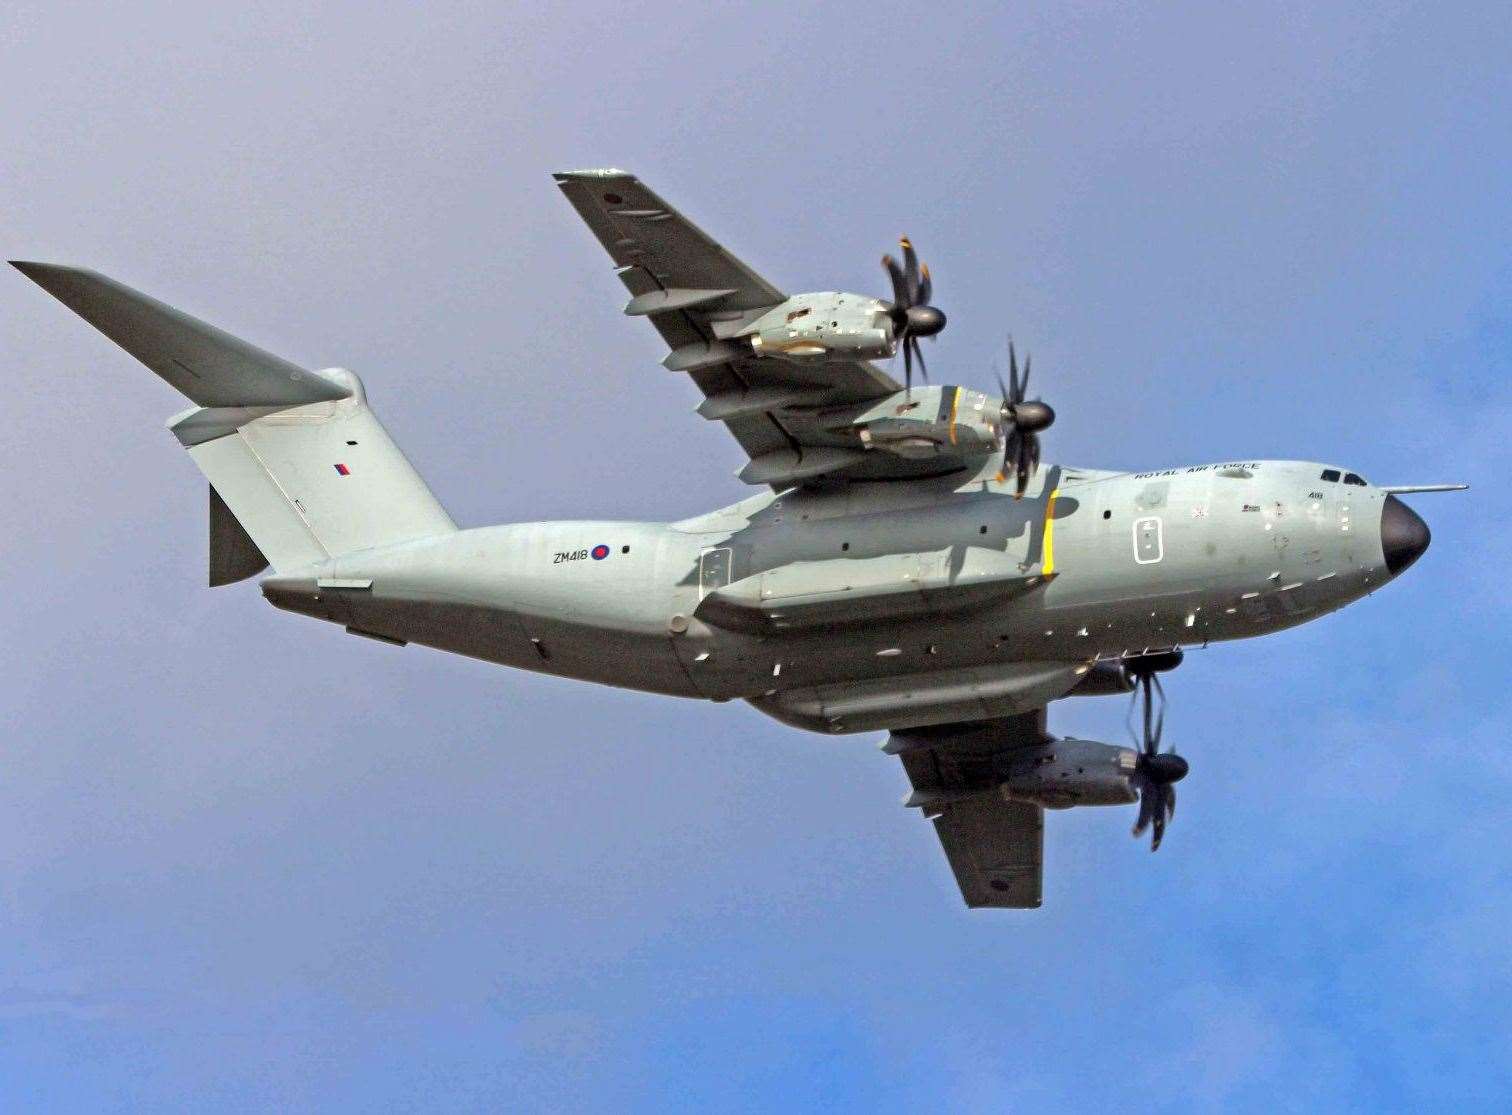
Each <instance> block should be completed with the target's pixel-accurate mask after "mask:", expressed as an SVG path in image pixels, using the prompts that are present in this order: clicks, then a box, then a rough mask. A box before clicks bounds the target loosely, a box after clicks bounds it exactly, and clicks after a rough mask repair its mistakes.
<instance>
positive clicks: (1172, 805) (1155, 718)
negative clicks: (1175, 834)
mask: <svg viewBox="0 0 1512 1115" xmlns="http://www.w3.org/2000/svg"><path fill="white" fill-rule="evenodd" d="M1156 668H1158V667H1153V666H1150V665H1145V666H1143V668H1141V665H1140V664H1139V663H1135V664H1132V665H1131V666H1130V672H1131V673H1132V674H1133V675H1134V679H1135V683H1136V685H1137V688H1136V690H1135V693H1134V701H1135V703H1136V704H1138V703H1141V698H1143V701H1142V704H1143V706H1144V709H1143V711H1144V739H1143V740H1138V739H1136V740H1135V742H1136V743H1139V744H1140V750H1139V758H1138V759H1136V760H1135V762H1134V775H1133V778H1132V779H1131V781H1132V782H1133V784H1134V788H1135V789H1136V790H1137V791H1138V792H1139V818H1138V819H1137V820H1136V821H1135V822H1134V830H1133V835H1134V836H1135V837H1138V836H1141V835H1142V834H1143V833H1144V831H1145V829H1149V830H1150V851H1152V852H1153V851H1155V849H1157V848H1159V847H1160V839H1161V837H1163V836H1164V835H1165V827H1166V823H1167V822H1168V821H1170V819H1171V818H1172V817H1174V816H1175V815H1176V783H1178V782H1180V781H1181V780H1182V779H1183V778H1185V777H1186V775H1187V770H1188V769H1189V768H1188V767H1187V761H1186V760H1185V759H1183V758H1182V757H1181V756H1180V755H1178V754H1176V752H1175V751H1174V750H1172V751H1161V750H1160V733H1161V730H1162V729H1163V728H1164V727H1165V690H1164V689H1163V688H1161V685H1160V679H1159V678H1158V677H1156V676H1155V672H1156ZM1157 695H1158V696H1159V698H1160V705H1159V708H1158V709H1157V708H1156V705H1155V697H1156V696H1157ZM1133 712H1134V709H1133V707H1132V706H1131V707H1130V709H1129V713H1130V716H1131V717H1132V715H1133ZM1129 734H1130V735H1133V725H1132V723H1131V725H1130V729H1129Z"/></svg>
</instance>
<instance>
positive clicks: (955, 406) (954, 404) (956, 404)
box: [950, 387, 961, 445]
mask: <svg viewBox="0 0 1512 1115" xmlns="http://www.w3.org/2000/svg"><path fill="white" fill-rule="evenodd" d="M959 409H961V389H960V388H959V387H957V388H956V389H955V397H954V398H952V399H951V400H950V444H951V445H954V444H955V443H956V435H955V427H956V411H958V410H959Z"/></svg>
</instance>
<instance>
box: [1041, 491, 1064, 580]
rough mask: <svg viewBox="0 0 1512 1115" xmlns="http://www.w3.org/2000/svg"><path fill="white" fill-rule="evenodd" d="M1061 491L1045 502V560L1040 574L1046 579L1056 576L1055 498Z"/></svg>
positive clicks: (1054, 492)
mask: <svg viewBox="0 0 1512 1115" xmlns="http://www.w3.org/2000/svg"><path fill="white" fill-rule="evenodd" d="M1058 495H1060V489H1059V488H1056V489H1055V491H1053V492H1051V493H1050V498H1049V499H1047V500H1046V501H1045V560H1044V561H1042V562H1040V572H1042V573H1043V574H1044V575H1045V576H1046V577H1053V576H1055V497H1056V496H1058Z"/></svg>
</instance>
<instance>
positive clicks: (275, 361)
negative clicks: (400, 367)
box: [16, 263, 457, 584]
mask: <svg viewBox="0 0 1512 1115" xmlns="http://www.w3.org/2000/svg"><path fill="white" fill-rule="evenodd" d="M16 267H17V268H18V269H19V270H20V271H22V273H24V274H25V275H26V276H27V277H28V278H30V279H32V280H33V281H34V282H36V283H37V284H38V285H39V286H41V287H42V288H43V289H45V290H46V291H47V292H48V293H50V294H52V295H53V296H54V297H56V298H57V299H58V300H59V301H61V302H62V303H63V304H64V305H66V306H68V307H69V309H71V310H73V311H74V312H75V313H77V314H79V316H80V317H82V318H84V319H85V320H86V321H88V322H89V323H90V324H91V325H93V326H94V327H95V328H96V329H98V330H99V331H100V332H102V333H104V334H105V336H107V337H109V338H110V339H111V340H112V341H114V342H115V343H116V344H118V345H120V346H121V347H122V348H123V349H125V350H126V351H127V352H128V353H130V354H131V355H132V356H134V357H136V358H137V359H138V360H140V361H141V362H142V363H143V364H145V365H147V367H149V368H151V369H152V370H153V371H154V372H156V373H158V375H160V376H162V377H163V379H165V380H167V381H168V382H169V383H170V384H172V385H173V386H174V387H175V388H177V389H178V390H179V391H180V392H182V393H183V394H184V395H186V396H188V397H189V398H190V399H191V400H192V401H194V402H195V403H197V404H199V405H198V406H197V407H195V408H194V409H192V410H189V411H185V412H184V413H183V414H180V415H177V416H175V417H174V418H172V419H170V420H169V428H170V429H172V430H173V433H174V435H175V436H176V437H177V438H178V439H179V441H180V443H182V444H183V445H184V446H185V448H187V449H188V450H189V455H190V456H191V457H192V458H193V459H194V463H195V464H197V465H198V466H199V467H200V470H201V471H202V472H204V474H205V476H206V477H207V478H208V479H209V481H210V484H211V487H212V488H213V489H214V497H215V498H212V501H211V571H210V578H211V583H212V584H226V583H229V582H230V581H232V580H240V579H242V578H244V577H249V576H252V575H254V574H255V573H257V572H259V571H260V570H261V568H262V564H260V563H259V559H262V562H263V563H271V564H272V566H273V568H274V570H275V571H278V572H283V571H285V570H289V569H295V568H298V567H300V566H303V565H310V564H313V563H317V562H321V561H325V560H327V559H328V558H332V557H337V556H340V555H341V554H345V553H350V552H352V551H355V550H365V549H369V548H371V547H374V546H386V545H390V544H393V543H396V542H405V541H409V540H410V539H414V538H424V537H429V536H432V535H436V534H446V533H450V532H451V531H454V530H456V529H457V528H456V524H454V523H453V522H452V520H451V517H450V516H449V515H447V513H446V511H445V510H444V509H443V508H442V507H441V505H440V504H439V503H438V502H437V501H436V497H435V496H434V495H432V494H431V491H430V489H429V488H428V487H426V485H425V482H424V481H423V480H421V479H420V477H419V475H418V474H417V473H416V472H415V470H414V468H413V467H412V466H411V465H410V463H409V461H408V460H406V459H405V456H404V454H403V453H402V452H401V451H400V449H399V447H398V446H397V445H395V444H394V442H393V440H392V439H391V438H390V437H389V435H388V431H387V430H385V429H384V428H383V425H382V423H380V422H379V421H378V418H377V416H375V415H374V414H373V412H372V411H371V410H370V409H369V408H368V405H367V396H366V393H365V392H364V390H363V387H362V382H361V381H360V380H359V379H358V378H357V377H356V376H355V375H353V374H352V373H351V372H348V371H344V370H341V369H331V370H327V371H321V372H313V371H307V370H305V369H303V368H301V367H299V366H298V365H296V364H292V363H290V362H289V361H287V360H284V359H282V358H280V357H277V356H274V355H273V354H272V353H269V352H265V351H263V350H262V349H260V348H257V347H256V346H254V345H251V344H248V343H247V342H246V341H243V340H240V339H238V338H236V337H233V336H231V335H230V334H229V333H225V332H222V331H221V330H219V329H217V328H215V327H214V326H213V325H208V324H206V323H205V322H203V321H199V320H198V319H196V318H193V317H190V316H189V315H188V314H185V313H182V312H181V311H179V310H175V309H173V308H172V307H171V306H166V305H164V304H163V303H161V302H158V301H157V300H155V299H153V298H149V297H148V296H147V295H145V294H142V293H140V292H139V291H135V290H132V289H131V288H130V287H128V286H124V285H123V284H121V283H118V282H116V281H115V280H113V279H109V278H106V277H105V276H104V275H99V274H96V273H95V272H93V271H83V270H79V269H77V268H72V267H60V266H56V265H52V264H40V263H17V264H16ZM217 499H218V500H219V503H220V505H221V506H220V508H219V509H218V508H217V503H216V500H217ZM227 510H228V511H229V514H230V516H231V517H233V518H234V520H235V524H236V525H237V526H239V527H240V529H241V532H242V533H243V534H244V537H241V536H238V533H237V532H236V531H235V530H233V529H231V524H229V523H227V522H226V521H225V518H224V517H223V516H221V515H220V514H219V512H220V511H227ZM249 543H250V548H249ZM254 551H255V552H254Z"/></svg>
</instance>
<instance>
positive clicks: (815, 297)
mask: <svg viewBox="0 0 1512 1115" xmlns="http://www.w3.org/2000/svg"><path fill="white" fill-rule="evenodd" d="M888 309H889V305H888V303H886V302H882V301H879V300H878V299H876V298H870V297H868V296H867V295H864V294H849V293H846V292H845V291H819V292H817V293H813V294H795V295H794V296H793V297H791V298H789V299H788V300H787V301H786V302H783V303H782V304H781V305H778V306H774V307H772V308H771V309H770V310H768V311H767V312H766V313H764V314H762V315H761V316H760V317H759V318H757V319H756V320H755V321H753V322H751V324H750V325H747V326H746V327H745V328H744V329H742V330H741V331H740V332H739V333H737V334H736V336H738V337H745V338H747V339H748V340H749V341H750V344H751V351H752V352H754V353H755V354H756V355H757V356H772V357H777V358H779V359H783V360H794V361H810V360H823V359H825V358H826V357H844V358H847V359H857V360H870V359H873V358H877V359H882V358H886V357H889V356H891V355H893V353H894V352H895V351H897V338H896V337H895V336H894V335H893V323H892V318H891V317H890V316H889V315H888Z"/></svg>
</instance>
